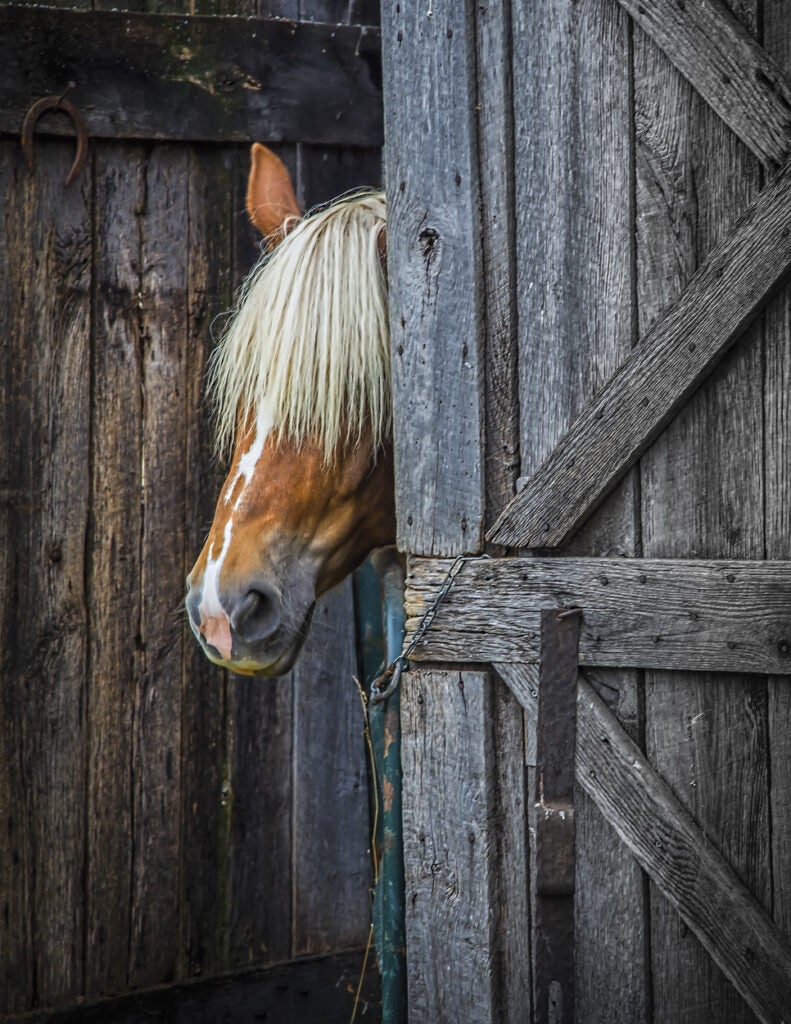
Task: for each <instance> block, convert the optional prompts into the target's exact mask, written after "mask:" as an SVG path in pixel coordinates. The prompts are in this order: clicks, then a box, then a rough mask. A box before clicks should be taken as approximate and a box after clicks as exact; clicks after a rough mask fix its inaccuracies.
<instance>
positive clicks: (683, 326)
mask: <svg viewBox="0 0 791 1024" xmlns="http://www.w3.org/2000/svg"><path fill="white" fill-rule="evenodd" d="M789 200H791V165H789V164H786V165H785V166H784V167H783V168H782V170H781V171H780V172H778V174H777V176H776V177H775V178H774V179H773V180H772V181H771V182H770V183H769V184H768V185H767V186H766V187H765V188H764V190H763V191H762V192H761V193H760V194H759V196H758V197H757V199H755V200H754V202H753V203H752V204H751V205H750V206H749V207H748V208H747V210H745V212H744V214H743V215H742V217H741V218H740V219H739V221H738V223H737V225H736V227H735V228H733V229H732V230H731V231H730V232H729V233H728V234H727V235H726V236H725V238H723V239H722V240H721V241H720V242H719V244H718V245H716V246H715V247H714V249H713V250H712V251H711V253H710V255H709V256H708V257H707V259H706V260H705V261H704V263H703V264H702V266H701V267H700V269H699V270H698V271H697V273H696V274H695V276H694V277H693V278H692V280H691V281H690V283H689V285H688V286H687V288H686V290H685V291H684V292H683V293H682V294H681V295H680V296H679V297H678V298H677V299H676V300H675V301H674V302H673V303H672V304H671V306H670V307H669V308H668V309H666V310H665V311H664V313H663V315H662V316H661V317H660V318H659V319H658V320H657V321H656V323H655V324H654V325H653V326H652V327H651V328H650V330H648V332H647V333H646V334H645V335H644V337H643V338H642V339H641V341H640V344H639V345H638V347H637V348H636V349H635V351H634V352H633V353H632V354H631V355H630V356H629V357H628V358H627V359H626V361H625V362H624V363H623V365H622V366H621V368H620V369H619V370H618V371H617V372H616V373H615V375H614V376H613V377H612V378H611V379H610V380H609V382H608V383H607V384H606V385H605V386H604V387H603V388H602V390H601V391H600V392H599V393H598V394H597V395H596V396H595V398H593V399H592V400H591V402H590V403H589V404H588V405H587V406H586V407H585V409H584V411H583V412H582V413H581V414H580V415H579V416H578V418H577V419H576V420H575V422H574V424H573V426H572V427H571V429H570V430H569V431H568V433H567V434H566V435H565V436H564V437H563V438H562V439H561V440H560V441H559V442H558V444H557V445H556V447H555V448H554V449H553V451H552V453H551V454H550V455H549V456H548V458H547V459H546V460H545V461H544V462H543V463H542V465H541V467H540V469H539V470H538V471H537V472H536V473H535V474H534V476H532V477H531V479H530V480H529V482H528V483H527V485H526V486H525V488H524V489H523V490H522V491H521V492H520V493H519V494H517V495H516V497H515V498H514V499H513V500H512V501H511V503H510V504H509V505H508V507H507V508H506V509H505V511H504V512H503V514H502V516H501V517H500V519H499V520H498V522H497V523H496V524H495V526H494V528H493V529H492V531H491V533H490V535H489V537H490V539H491V540H493V541H494V542H496V543H503V544H511V545H517V546H523V547H532V548H544V547H558V546H560V545H563V544H565V543H567V542H568V540H569V539H570V537H571V535H572V534H573V532H574V530H575V529H576V528H577V527H578V526H579V525H580V524H581V523H582V522H583V521H584V520H585V519H586V518H587V517H588V515H589V514H590V513H591V511H592V510H593V509H594V508H595V507H596V506H597V505H598V503H599V502H600V501H601V500H602V498H603V497H604V496H605V495H606V494H607V493H608V491H610V490H611V489H612V488H613V486H614V485H615V484H616V483H617V482H618V481H619V480H620V479H621V478H622V477H623V475H624V474H625V473H626V472H627V471H628V469H629V468H630V467H631V466H633V465H634V463H635V462H636V460H637V459H638V458H639V456H640V455H641V454H642V453H643V452H644V451H645V449H646V448H647V447H648V446H649V445H650V443H651V441H653V440H654V438H656V437H657V435H658V434H659V433H660V431H661V430H662V428H663V427H664V426H666V425H667V423H668V422H669V421H670V419H671V418H672V417H673V415H674V414H675V413H676V412H677V411H678V410H679V409H680V408H681V406H682V405H683V404H684V403H685V401H686V400H687V399H688V398H689V397H690V395H692V393H693V392H694V391H695V390H696V388H697V387H698V386H699V385H700V384H701V383H702V381H703V380H704V379H705V378H706V377H707V376H708V375H709V374H710V373H711V371H712V370H713V369H714V367H715V365H716V364H717V362H719V360H720V359H721V358H722V356H723V355H724V353H725V352H726V350H727V349H728V348H729V346H731V345H732V344H733V343H734V342H735V341H736V340H737V339H738V338H740V337H741V335H742V334H743V333H744V332H745V330H746V329H747V328H748V327H749V325H750V324H751V323H752V321H753V320H754V319H755V317H756V316H757V315H758V313H759V312H760V310H761V309H762V307H763V306H764V305H765V304H766V302H768V300H769V299H770V298H771V297H772V294H773V293H774V291H775V290H776V288H777V287H778V286H779V284H781V283H782V280H783V278H784V276H785V275H786V273H787V271H788V268H789V266H790V265H791V202H790V201H789Z"/></svg>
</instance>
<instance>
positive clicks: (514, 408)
mask: <svg viewBox="0 0 791 1024" xmlns="http://www.w3.org/2000/svg"><path fill="white" fill-rule="evenodd" d="M476 19H477V20H476V33H475V39H476V47H477V68H478V104H477V106H478V107H479V108H480V109H479V115H478V156H479V161H480V172H479V173H480V181H481V207H482V210H483V211H484V213H483V216H482V218H481V229H482V235H481V240H482V247H483V275H484V280H483V284H484V301H485V303H486V313H485V316H484V318H483V323H484V333H485V337H484V352H485V359H484V369H485V389H486V401H485V403H484V404H485V413H486V461H485V472H484V482H485V490H486V524H487V525H491V524H492V523H493V522H494V520H495V519H496V518H497V516H498V515H499V514H500V512H501V511H502V509H503V508H504V507H505V505H506V504H507V503H508V501H509V499H510V498H511V495H512V494H513V493H514V484H515V483H516V479H517V477H518V475H519V382H518V375H517V361H518V346H519V339H518V336H517V321H516V316H517V314H516V260H515V238H514V232H515V211H514V109H513V81H512V74H511V59H510V50H509V47H510V45H511V17H510V11H509V8H508V7H507V5H497V4H491V5H486V4H482V5H479V6H478V7H477V11H476Z"/></svg>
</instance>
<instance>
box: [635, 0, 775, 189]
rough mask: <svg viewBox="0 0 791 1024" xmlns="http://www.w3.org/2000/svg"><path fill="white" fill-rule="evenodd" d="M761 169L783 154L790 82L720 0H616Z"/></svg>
mask: <svg viewBox="0 0 791 1024" xmlns="http://www.w3.org/2000/svg"><path fill="white" fill-rule="evenodd" d="M619 3H620V4H621V6H622V7H623V8H624V9H625V10H627V11H628V12H629V14H630V15H631V16H632V17H633V18H634V20H635V21H636V22H637V24H638V25H639V26H640V28H642V29H643V31H644V32H646V33H647V35H649V36H650V37H651V38H652V39H653V40H654V42H655V43H657V44H658V45H659V46H660V47H661V48H662V50H663V51H664V52H665V54H666V56H667V57H668V58H669V59H670V60H671V61H672V63H673V64H674V65H675V66H676V67H677V68H678V70H679V71H680V72H681V73H682V74H683V75H684V77H685V78H686V79H687V80H688V81H689V82H690V84H691V85H692V86H693V87H694V89H695V90H696V91H697V92H698V93H699V94H700V95H701V96H702V97H703V98H704V99H705V100H706V102H707V103H708V104H709V105H710V106H711V107H712V109H713V110H714V111H715V112H716V113H717V114H718V115H719V117H721V118H722V119H723V121H724V122H725V123H726V124H727V125H728V127H729V128H730V129H731V130H732V131H733V132H734V133H735V134H736V135H737V136H738V137H739V138H740V139H741V140H742V142H744V143H745V145H746V146H748V147H749V149H750V150H752V152H753V153H754V154H755V156H757V157H758V159H759V160H761V161H762V162H763V164H764V165H765V166H767V167H768V168H769V169H771V170H774V169H775V168H776V167H778V166H779V165H780V164H782V163H784V162H785V160H786V159H787V157H788V156H789V153H791V81H789V79H788V78H787V77H786V73H785V71H784V70H783V68H782V67H781V66H780V65H779V64H778V63H777V61H776V60H775V59H774V58H773V57H772V56H771V54H770V53H769V52H767V50H765V49H764V48H763V47H762V46H761V45H760V44H759V43H758V42H757V41H756V39H755V38H754V36H753V35H752V34H751V33H750V31H749V30H748V29H747V28H746V27H745V26H744V25H742V23H741V22H740V21H739V19H738V18H737V17H736V16H735V15H734V14H733V13H732V12H731V11H730V9H729V8H728V7H727V6H726V5H725V4H724V3H722V2H721V0H707V2H706V3H705V4H704V3H683V4H679V3H674V2H672V0H654V2H653V3H650V4H645V3H641V2H639V0H619Z"/></svg>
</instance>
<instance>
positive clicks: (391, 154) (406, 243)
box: [382, 0, 484, 555]
mask: <svg viewBox="0 0 791 1024" xmlns="http://www.w3.org/2000/svg"><path fill="white" fill-rule="evenodd" d="M472 8H473V4H472V3H470V2H469V0H468V2H465V3H464V4H452V3H450V2H448V0H438V2H435V3H434V4H433V7H432V12H431V15H430V16H429V14H428V13H427V10H426V8H425V6H422V5H414V4H386V5H385V7H384V10H383V12H382V13H383V24H382V39H383V61H384V76H385V81H386V83H387V87H386V94H385V118H386V125H387V138H388V146H387V149H386V152H385V178H386V182H387V209H388V214H387V217H388V229H387V248H388V268H389V280H390V328H391V347H392V365H393V406H394V416H395V430H394V443H395V458H396V478H397V481H398V482H397V487H396V513H397V519H398V547H399V549H400V550H402V551H412V552H416V553H418V554H437V555H439V554H448V555H451V554H458V553H459V552H463V551H477V550H479V547H480V545H481V542H482V527H483V514H484V512H483V476H484V474H483V468H482V467H483V455H484V452H483V409H482V405H481V396H482V394H483V375H484V370H483V361H482V354H481V347H482V325H481V316H482V309H483V306H482V284H481V282H482V254H481V244H480V232H481V227H480V221H479V187H478V166H477V154H476V131H475V120H474V118H475V110H474V106H475V103H476V99H475V88H476V82H475V52H474V31H473V23H472V17H473V15H472Z"/></svg>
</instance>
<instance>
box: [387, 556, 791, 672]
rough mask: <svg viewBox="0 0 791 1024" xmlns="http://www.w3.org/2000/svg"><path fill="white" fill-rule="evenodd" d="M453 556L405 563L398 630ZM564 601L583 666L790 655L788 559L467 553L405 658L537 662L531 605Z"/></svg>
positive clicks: (717, 666)
mask: <svg viewBox="0 0 791 1024" xmlns="http://www.w3.org/2000/svg"><path fill="white" fill-rule="evenodd" d="M451 564H452V563H451V562H450V561H447V560H443V559H436V560H434V559H413V560H412V561H411V563H410V571H409V575H408V577H407V591H406V607H407V615H408V619H407V639H409V636H410V634H411V633H412V632H413V631H414V630H415V629H416V627H417V624H418V622H419V621H420V618H421V617H422V615H423V613H424V611H425V610H426V609H427V608H428V607H429V606H430V605H431V604H432V603H433V600H434V598H435V597H436V594H437V592H438V591H439V588H440V586H441V584H442V582H443V581H444V579H445V576H446V573H447V570H448V568H449V567H450V565H451ZM573 606H578V607H581V608H582V609H583V611H584V619H583V627H582V633H581V635H580V664H582V665H590V666H600V667H603V666H623V667H627V666H628V667H634V668H670V669H685V668H686V669H691V668H700V669H701V671H703V670H705V671H731V672H736V671H739V672H757V673H767V672H771V673H783V672H785V671H787V669H788V665H789V658H791V563H789V562H750V561H742V562H737V561H717V562H701V561H694V560H690V561H687V560H675V559H639V558H615V559H611V558H563V559H559V558H534V559H533V558H531V559H526V558H507V559H487V560H484V561H475V562H469V563H467V564H466V565H465V566H464V569H463V570H462V572H460V573H459V575H458V576H457V577H456V580H455V582H454V584H453V586H452V587H451V589H450V591H449V592H448V594H447V596H446V597H445V599H444V600H443V602H442V603H441V605H440V607H439V611H438V613H437V616H436V618H435V619H434V621H433V623H432V625H431V627H430V628H429V630H428V632H427V633H426V635H425V637H424V639H423V640H422V641H421V642H420V644H418V646H417V648H416V649H415V651H414V652H413V653H412V655H411V657H412V658H413V659H414V660H416V661H423V660H434V661H527V662H535V661H537V659H538V629H539V625H538V624H539V613H540V610H541V608H557V607H573Z"/></svg>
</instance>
